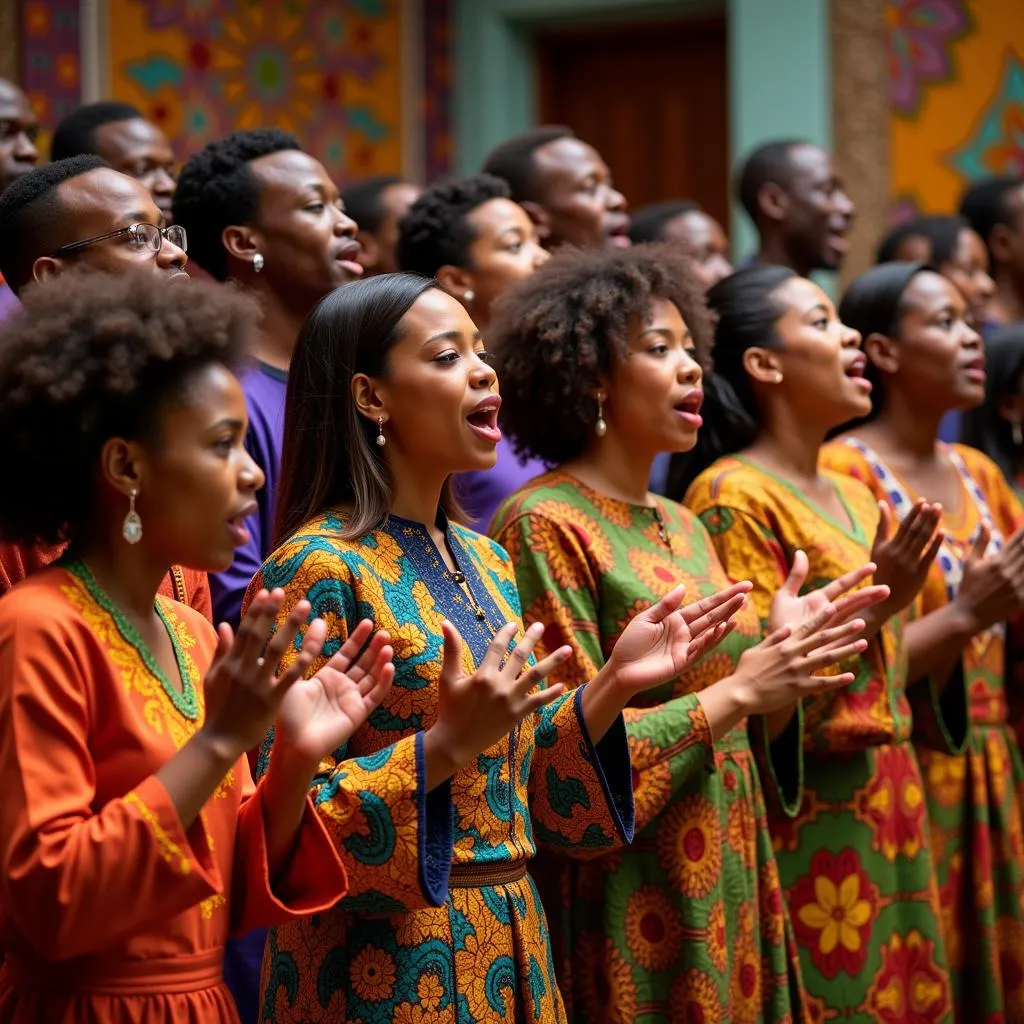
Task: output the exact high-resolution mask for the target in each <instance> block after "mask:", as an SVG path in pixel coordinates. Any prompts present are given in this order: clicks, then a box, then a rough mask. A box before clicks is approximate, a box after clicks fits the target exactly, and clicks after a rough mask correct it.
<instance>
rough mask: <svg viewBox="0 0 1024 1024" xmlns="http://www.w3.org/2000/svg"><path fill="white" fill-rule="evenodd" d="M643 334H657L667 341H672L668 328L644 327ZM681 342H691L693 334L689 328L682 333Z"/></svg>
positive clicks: (670, 331)
mask: <svg viewBox="0 0 1024 1024" xmlns="http://www.w3.org/2000/svg"><path fill="white" fill-rule="evenodd" d="M644 334H658V335H660V336H661V337H662V338H666V339H667V340H668V341H671V340H672V330H671V329H670V328H668V327H645V328H644ZM683 341H693V332H692V331H691V330H690V329H689V328H687V329H686V330H685V331H683Z"/></svg>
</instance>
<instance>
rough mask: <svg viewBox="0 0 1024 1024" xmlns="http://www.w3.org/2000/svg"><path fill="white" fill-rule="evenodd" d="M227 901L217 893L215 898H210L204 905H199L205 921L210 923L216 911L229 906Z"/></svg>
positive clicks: (204, 901)
mask: <svg viewBox="0 0 1024 1024" xmlns="http://www.w3.org/2000/svg"><path fill="white" fill-rule="evenodd" d="M227 902H228V901H227V900H226V899H225V898H224V897H223V896H222V895H221V894H220V893H215V894H214V895H213V896H208V897H207V898H206V899H205V900H203V902H202V903H200V904H199V913H200V914H202V915H203V920H204V921H209V920H210V918H211V917H213V912H214V911H215V910H220V908H221V907H223V906H225V905H226V904H227Z"/></svg>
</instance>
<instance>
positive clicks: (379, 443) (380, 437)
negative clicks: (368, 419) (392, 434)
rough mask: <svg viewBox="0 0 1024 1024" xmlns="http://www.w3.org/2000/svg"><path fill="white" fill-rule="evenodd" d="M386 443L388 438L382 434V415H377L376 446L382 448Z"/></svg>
mask: <svg viewBox="0 0 1024 1024" xmlns="http://www.w3.org/2000/svg"><path fill="white" fill-rule="evenodd" d="M387 443H388V439H387V438H386V437H385V436H384V417H383V416H378V417H377V447H378V448H383V447H384V445H386V444H387Z"/></svg>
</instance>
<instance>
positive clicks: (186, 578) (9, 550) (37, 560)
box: [0, 541, 213, 621]
mask: <svg viewBox="0 0 1024 1024" xmlns="http://www.w3.org/2000/svg"><path fill="white" fill-rule="evenodd" d="M66 548H67V545H66V544H35V545H32V546H31V547H26V546H25V545H24V544H11V543H9V542H7V541H0V597H2V596H3V595H4V594H6V593H7V591H8V590H10V589H11V587H13V586H14V584H15V583H19V582H21V580H23V579H24V578H25V577H26V576H31V575H32V573H34V572H39V570H40V569H45V568H46V566H48V565H50V564H51V563H52V562H55V561H56V560H57V559H58V558H60V556H61V555H62V554H64V551H65V549H66ZM160 593H161V594H163V595H164V597H171V598H174V600H175V601H181V603H182V604H187V605H189V606H190V607H192V608H195V610H196V611H197V612H199V614H200V615H202V616H203V617H204V618H206V619H210V620H211V621H212V620H213V598H212V597H211V596H210V581H209V580H208V579H207V576H206V573H205V572H200V571H199V570H198V569H183V568H180V567H178V566H176V565H175V566H173V567H172V568H171V571H170V572H169V573H168V574H167V575H166V576H165V577H164V578H163V579H162V580H161V581H160Z"/></svg>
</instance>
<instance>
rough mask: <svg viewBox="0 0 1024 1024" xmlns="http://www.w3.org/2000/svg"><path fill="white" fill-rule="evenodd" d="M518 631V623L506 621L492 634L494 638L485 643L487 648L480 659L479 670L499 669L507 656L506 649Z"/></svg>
mask: <svg viewBox="0 0 1024 1024" xmlns="http://www.w3.org/2000/svg"><path fill="white" fill-rule="evenodd" d="M518 632H519V624H518V623H516V622H506V623H505V625H504V626H502V627H501V629H499V630H498V632H497V633H495V634H494V639H493V640H491V642H490V643H489V644H488V645H487V650H486V651H484V656H483V658H482V660H481V661H480V671H481V672H487V671H489V672H500V671H501V667H502V665H501V663H502V662H503V661H504V660H505V658H506V657H508V656H509V650H508V649H509V647H510V646H511V644H512V641H513V640H514V639H515V635H516V633H518Z"/></svg>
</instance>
